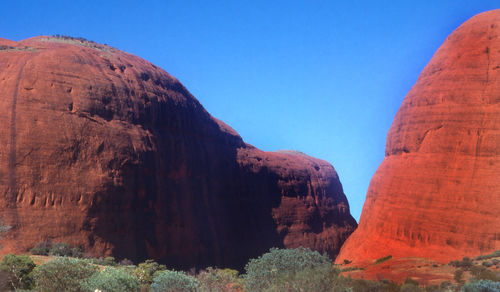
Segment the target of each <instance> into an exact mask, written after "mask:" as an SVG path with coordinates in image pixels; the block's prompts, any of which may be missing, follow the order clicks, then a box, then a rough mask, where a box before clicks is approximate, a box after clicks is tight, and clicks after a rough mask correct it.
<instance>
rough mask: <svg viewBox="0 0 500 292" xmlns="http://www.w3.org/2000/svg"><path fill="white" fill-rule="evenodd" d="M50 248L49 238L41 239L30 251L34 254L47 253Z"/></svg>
mask: <svg viewBox="0 0 500 292" xmlns="http://www.w3.org/2000/svg"><path fill="white" fill-rule="evenodd" d="M51 248H52V242H51V241H50V240H46V241H42V242H39V243H37V244H36V245H35V246H34V247H33V248H32V249H30V253H31V254H34V255H49V251H50V249H51Z"/></svg>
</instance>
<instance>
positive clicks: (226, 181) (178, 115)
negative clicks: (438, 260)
mask: <svg viewBox="0 0 500 292" xmlns="http://www.w3.org/2000/svg"><path fill="white" fill-rule="evenodd" d="M0 46H1V47H0V123H1V124H2V125H3V126H2V127H0V195H1V200H0V217H1V219H3V221H4V222H5V223H6V224H8V225H11V226H13V228H12V229H11V230H10V231H9V232H8V233H6V234H5V236H4V239H3V240H2V242H1V244H2V245H3V247H4V248H3V250H2V251H1V252H2V253H6V252H12V251H14V252H25V251H27V250H28V249H29V248H31V247H32V246H34V245H35V244H36V243H37V242H40V241H42V240H46V239H52V240H53V241H55V242H57V241H64V242H68V243H70V244H74V245H82V246H83V248H84V249H85V250H86V251H87V252H89V253H91V254H93V255H106V254H113V255H114V256H116V257H118V258H123V257H127V258H129V259H134V260H143V259H146V258H154V259H157V260H160V261H162V262H165V263H167V264H168V265H169V266H170V267H176V268H188V267H193V266H197V267H202V266H205V265H217V266H231V267H237V268H241V267H242V266H243V265H244V263H246V261H247V260H248V259H249V258H250V257H256V256H258V255H260V254H262V253H263V252H265V251H267V250H268V249H269V248H270V247H273V246H278V247H297V246H301V245H302V246H307V247H311V248H313V249H316V250H319V251H323V252H328V253H329V254H330V255H331V256H335V255H336V254H337V253H338V251H339V248H340V246H341V244H342V243H343V242H344V240H345V239H346V238H347V236H349V234H350V233H351V232H352V231H353V230H354V229H355V227H356V222H355V220H354V219H353V218H352V217H351V215H350V213H349V206H348V203H347V200H346V197H345V195H344V193H343V191H342V186H341V184H340V182H339V179H338V176H337V174H336V172H335V170H334V169H333V167H332V166H331V165H330V164H328V163H327V162H325V161H322V160H319V159H315V158H312V157H309V156H306V155H304V154H301V153H298V152H277V153H273V152H263V151H260V150H258V149H256V148H254V147H252V146H250V145H248V144H245V143H244V142H243V141H242V139H241V137H240V136H239V135H238V134H237V133H236V132H235V131H234V130H233V129H231V128H230V127H229V126H227V125H225V124H224V123H223V122H221V121H219V120H217V119H215V118H213V117H212V116H210V114H209V113H207V112H206V111H205V109H204V108H203V107H202V106H201V105H200V103H199V102H198V101H197V100H196V99H195V98H194V97H193V96H192V95H191V94H190V93H189V92H188V91H187V90H186V89H185V88H184V87H183V86H182V84H181V83H179V81H178V80H176V79H175V78H174V77H172V76H170V75H169V74H168V73H166V72H164V71H163V70H161V69H159V68H157V67H156V66H155V65H153V64H150V63H149V62H147V61H145V60H142V59H140V58H138V57H135V56H133V55H130V54H127V53H124V52H121V51H118V50H116V49H114V48H111V47H108V46H103V45H99V44H96V43H93V42H88V41H83V40H76V39H64V38H52V37H37V38H32V39H28V40H23V41H20V42H12V41H8V40H4V39H0Z"/></svg>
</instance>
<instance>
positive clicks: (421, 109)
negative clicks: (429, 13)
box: [337, 10, 500, 262]
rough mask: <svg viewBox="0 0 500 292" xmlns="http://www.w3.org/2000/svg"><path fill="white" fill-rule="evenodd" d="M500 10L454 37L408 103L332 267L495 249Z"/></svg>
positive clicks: (499, 188) (498, 229)
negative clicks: (356, 220) (356, 221)
mask: <svg viewBox="0 0 500 292" xmlns="http://www.w3.org/2000/svg"><path fill="white" fill-rule="evenodd" d="M499 210H500V10H494V11H489V12H486V13H482V14H479V15H477V16H475V17H473V18H472V19H470V20H468V21H467V22H465V23H464V24H463V25H461V26H460V27H459V28H458V29H456V30H455V32H453V33H452V34H451V35H450V36H449V37H448V38H447V39H446V41H445V42H444V44H443V45H442V46H441V48H440V49H439V50H438V51H437V52H436V54H435V55H434V57H433V58H432V60H431V62H430V63H429V64H428V65H427V67H426V68H425V69H424V71H423V72H422V74H421V75H420V77H419V78H418V81H417V83H416V84H415V85H414V86H413V88H412V89H411V90H410V92H409V93H408V95H407V96H406V98H405V100H404V102H403V104H402V106H401V108H400V110H399V112H398V113H397V115H396V118H395V119H394V123H393V124H392V127H391V129H390V131H389V134H388V137H387V147H386V154H385V159H384V161H383V162H382V164H381V165H380V167H379V168H378V170H377V172H376V173H375V175H374V176H373V178H372V181H371V183H370V187H369V189H368V194H367V197H366V202H365V205H364V207H363V212H362V214H361V219H360V222H359V228H358V229H357V230H356V231H355V232H354V233H353V234H352V236H351V237H350V238H349V239H348V240H347V241H346V243H345V245H344V246H343V247H342V251H341V253H340V255H339V257H338V258H337V261H342V260H343V259H349V260H354V261H366V260H373V259H377V258H380V257H384V256H387V255H392V256H393V257H426V258H431V259H435V260H439V261H445V262H446V261H449V260H451V259H459V258H462V257H463V256H475V255H478V254H481V253H487V252H491V251H493V250H497V249H500V216H499V214H500V212H499Z"/></svg>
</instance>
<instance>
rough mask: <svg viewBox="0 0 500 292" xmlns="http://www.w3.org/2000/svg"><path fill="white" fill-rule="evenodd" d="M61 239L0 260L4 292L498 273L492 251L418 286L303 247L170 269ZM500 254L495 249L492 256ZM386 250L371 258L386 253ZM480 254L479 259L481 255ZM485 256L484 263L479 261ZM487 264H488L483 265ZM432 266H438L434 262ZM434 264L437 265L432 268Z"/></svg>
mask: <svg viewBox="0 0 500 292" xmlns="http://www.w3.org/2000/svg"><path fill="white" fill-rule="evenodd" d="M74 249H75V247H72V246H70V245H68V244H66V243H51V242H43V243H40V244H37V246H36V247H34V248H33V249H32V251H33V252H34V253H37V254H44V255H47V256H48V257H47V259H49V260H48V261H47V262H45V263H41V264H40V265H39V266H36V265H35V263H34V262H33V261H32V259H31V258H30V257H29V256H28V255H12V254H9V255H5V256H4V257H3V258H2V261H1V262H0V290H1V291H39V292H45V291H47V292H49V291H50V292H52V291H67V292H73V291H74V292H94V291H96V290H97V291H101V292H148V291H152V292H160V291H161V292H166V291H176V292H183V291H186V292H194V291H196V292H254V291H263V292H265V291H286V292H294V291H297V292H299V291H312V292H315V291H321V292H372V291H373V292H376V291H390V292H424V291H425V292H441V291H442V292H444V291H460V292H472V291H474V292H476V291H479V292H493V291H495V292H498V291H500V272H499V269H498V267H497V265H498V259H497V256H491V255H486V256H481V257H476V258H474V260H472V259H470V258H467V257H465V258H463V259H462V260H460V261H452V262H450V264H449V266H451V267H454V268H455V270H454V271H455V274H454V280H453V281H443V282H442V283H441V284H440V285H430V286H423V285H421V284H420V283H419V282H418V281H416V280H414V279H411V278H408V279H406V280H405V281H404V282H403V283H401V284H398V283H395V282H391V281H387V280H380V281H371V280H364V279H352V278H350V277H345V276H343V273H344V272H347V271H351V270H353V269H354V270H355V269H358V268H353V267H347V268H345V267H344V268H343V269H342V268H341V266H339V265H335V264H333V261H332V260H331V259H330V258H329V257H328V256H326V255H322V254H320V253H318V252H316V251H312V250H310V249H308V248H297V249H277V248H272V249H271V250H269V252H267V253H265V254H263V255H262V256H260V257H258V258H255V259H251V260H250V261H249V262H248V263H247V265H246V266H245V271H244V273H243V274H242V275H240V274H239V273H238V271H236V270H231V269H218V268H212V267H208V268H206V269H204V270H201V271H198V272H197V273H195V272H189V273H186V272H183V271H174V270H171V269H168V268H167V266H165V265H161V264H159V263H157V262H155V261H153V260H146V261H145V262H142V263H140V264H138V265H134V264H133V263H132V262H131V261H129V260H127V259H123V260H121V261H119V262H118V261H117V260H116V259H115V258H113V257H105V258H98V259H96V258H83V252H82V250H81V249H78V250H79V252H76V250H74ZM497 254H500V253H493V255H497ZM391 258H392V257H391V256H386V257H383V258H380V259H378V260H377V261H375V263H381V262H384V261H387V260H389V259H391ZM478 259H479V260H478ZM481 261H482V262H481ZM485 263H486V264H485ZM436 266H437V265H436ZM436 268H438V267H436Z"/></svg>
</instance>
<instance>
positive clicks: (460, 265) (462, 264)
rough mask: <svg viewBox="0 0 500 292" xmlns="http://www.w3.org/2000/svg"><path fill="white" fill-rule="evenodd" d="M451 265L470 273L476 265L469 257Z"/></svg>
mask: <svg viewBox="0 0 500 292" xmlns="http://www.w3.org/2000/svg"><path fill="white" fill-rule="evenodd" d="M450 265H451V266H454V267H456V268H462V269H463V270H466V271H468V270H469V269H470V268H471V267H472V266H473V265H474V263H473V262H472V260H471V259H470V258H469V257H464V258H463V259H462V260H461V261H451V262H450Z"/></svg>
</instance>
